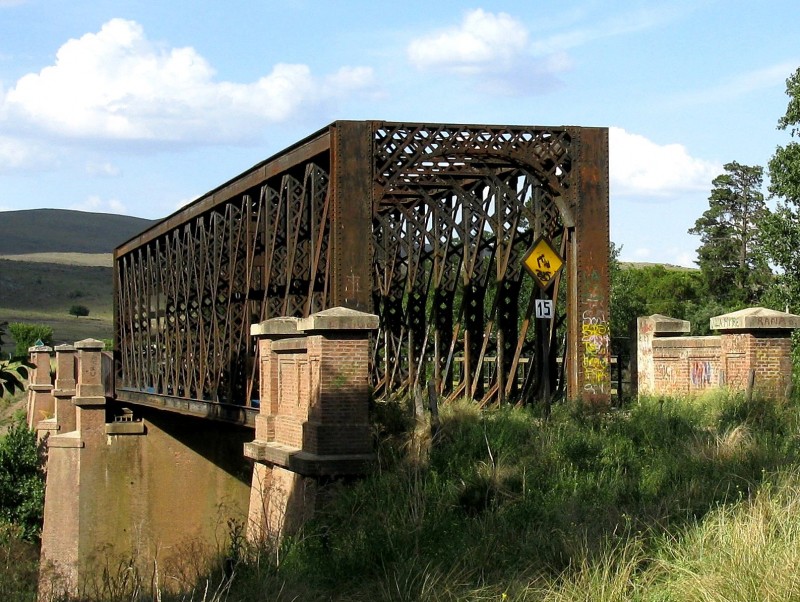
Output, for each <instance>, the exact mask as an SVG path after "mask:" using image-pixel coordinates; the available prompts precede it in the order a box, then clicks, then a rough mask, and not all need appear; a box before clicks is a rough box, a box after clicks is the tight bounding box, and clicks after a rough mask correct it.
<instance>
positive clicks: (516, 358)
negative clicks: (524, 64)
mask: <svg viewBox="0 0 800 602" xmlns="http://www.w3.org/2000/svg"><path fill="white" fill-rule="evenodd" d="M374 140H375V145H376V147H375V155H374V157H375V181H376V185H377V186H376V189H377V190H378V194H377V195H376V196H377V198H376V199H375V208H374V224H373V231H374V242H375V255H374V259H373V266H374V273H375V278H374V283H373V284H374V288H373V293H374V303H375V308H376V311H377V313H378V314H379V315H380V317H381V329H380V332H379V333H378V336H377V337H376V345H375V361H374V365H375V369H374V385H375V387H376V389H377V390H378V393H379V394H380V393H385V392H389V391H398V390H403V389H406V388H408V387H410V386H413V385H415V384H417V383H419V382H420V381H421V382H422V383H423V384H424V383H426V382H428V381H430V380H431V379H434V380H435V382H436V383H437V385H438V387H439V389H440V391H442V392H444V393H449V394H454V395H457V394H460V395H466V396H471V397H474V398H479V399H484V400H486V399H490V398H499V399H505V398H507V397H508V396H514V395H516V394H518V387H517V385H518V383H519V379H518V378H517V373H518V372H519V369H520V365H521V364H520V360H521V359H523V360H524V359H529V358H530V356H531V354H532V352H533V340H534V333H533V329H530V328H528V326H529V324H530V314H531V309H532V305H533V302H534V296H533V293H534V292H535V291H534V290H533V287H531V283H530V282H529V281H528V282H525V281H524V280H523V273H522V257H523V256H524V254H525V252H526V251H527V250H528V248H529V247H530V245H531V243H532V241H533V239H534V235H537V236H538V235H545V236H547V237H548V238H550V239H552V240H559V241H560V239H561V236H562V232H563V229H564V225H563V223H562V221H561V218H560V213H559V209H558V207H557V206H556V204H555V202H554V198H555V197H557V196H563V197H565V196H566V195H567V190H568V188H569V182H570V180H569V175H570V171H571V162H572V157H571V155H570V152H569V151H570V146H571V143H572V140H571V136H570V134H569V133H568V132H567V131H565V130H560V131H558V130H549V129H530V128H507V127H498V128H492V127H482V126H426V125H405V124H381V125H379V126H378V127H376V129H375V136H374Z"/></svg>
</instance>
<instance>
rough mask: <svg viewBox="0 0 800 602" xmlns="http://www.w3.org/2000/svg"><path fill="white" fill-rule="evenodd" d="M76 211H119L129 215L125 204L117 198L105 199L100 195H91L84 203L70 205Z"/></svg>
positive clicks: (118, 212)
mask: <svg viewBox="0 0 800 602" xmlns="http://www.w3.org/2000/svg"><path fill="white" fill-rule="evenodd" d="M69 208H70V209H74V210H75V211H89V212H92V213H117V214H121V215H127V214H128V209H127V207H125V204H124V203H122V202H121V201H119V200H117V199H108V200H103V199H101V198H100V197H99V196H90V197H89V198H87V199H86V200H85V201H83V202H82V203H75V204H73V205H71V206H70V207H69Z"/></svg>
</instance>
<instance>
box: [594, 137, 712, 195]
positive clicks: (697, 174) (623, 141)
mask: <svg viewBox="0 0 800 602" xmlns="http://www.w3.org/2000/svg"><path fill="white" fill-rule="evenodd" d="M609 154H610V168H609V170H610V172H611V173H610V177H611V192H612V194H614V195H625V196H636V195H638V196H650V197H653V196H667V195H672V194H677V193H682V192H690V191H694V192H697V191H708V190H710V187H711V181H712V180H713V179H714V178H715V177H717V176H718V175H719V174H720V173H722V165H720V164H718V163H715V162H713V161H707V160H705V159H699V158H696V157H692V156H691V155H690V154H689V152H688V151H687V150H686V147H685V146H683V145H682V144H663V145H661V144H656V143H655V142H653V141H652V140H649V139H647V138H645V137H644V136H640V135H638V134H631V133H629V132H626V131H625V130H624V129H622V128H618V127H612V128H610V130H609Z"/></svg>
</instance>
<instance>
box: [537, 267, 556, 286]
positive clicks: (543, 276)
mask: <svg viewBox="0 0 800 602" xmlns="http://www.w3.org/2000/svg"><path fill="white" fill-rule="evenodd" d="M547 267H550V266H549V265H548V266H547ZM536 277H537V278H538V279H539V280H541V281H542V282H550V278H552V277H553V275H552V274H551V273H550V272H543V271H542V270H536Z"/></svg>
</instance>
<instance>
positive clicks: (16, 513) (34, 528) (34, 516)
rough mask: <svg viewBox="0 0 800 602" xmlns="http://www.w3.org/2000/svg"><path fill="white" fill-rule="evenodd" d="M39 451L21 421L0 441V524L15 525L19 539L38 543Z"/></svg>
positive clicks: (41, 495) (40, 512) (41, 473)
mask: <svg viewBox="0 0 800 602" xmlns="http://www.w3.org/2000/svg"><path fill="white" fill-rule="evenodd" d="M42 466H43V457H42V448H41V447H40V445H39V443H38V441H37V440H36V433H35V432H34V431H31V430H29V429H28V427H27V425H26V424H25V421H24V419H22V418H20V419H17V421H16V422H15V423H14V424H13V425H12V426H11V428H10V429H9V431H8V434H7V435H6V436H5V437H4V438H3V439H2V440H0V523H8V524H12V525H15V526H16V527H18V528H19V529H20V530H21V533H22V537H23V538H24V539H27V540H29V541H35V540H36V539H38V537H39V534H40V532H41V529H42V515H43V512H44V471H43V469H42Z"/></svg>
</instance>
